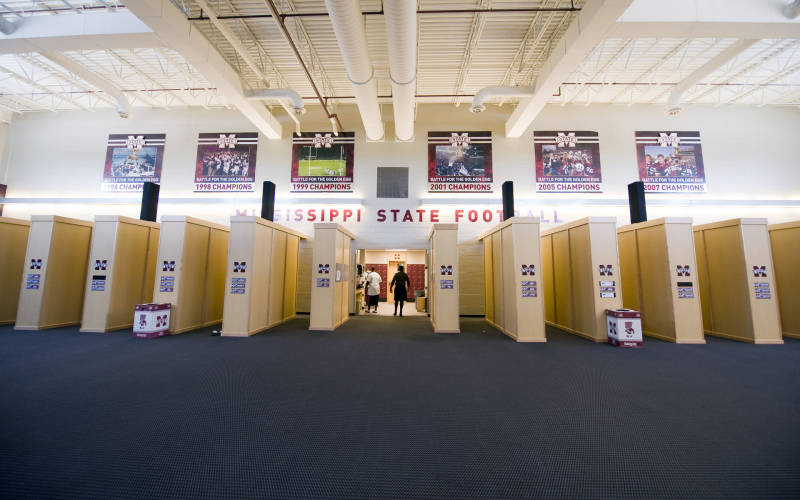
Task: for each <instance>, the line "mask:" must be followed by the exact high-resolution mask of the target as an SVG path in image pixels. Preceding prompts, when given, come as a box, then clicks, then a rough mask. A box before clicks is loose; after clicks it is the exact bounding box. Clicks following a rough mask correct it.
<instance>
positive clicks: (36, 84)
mask: <svg viewBox="0 0 800 500" xmlns="http://www.w3.org/2000/svg"><path fill="white" fill-rule="evenodd" d="M0 72H3V73H5V74H7V75H9V76H11V77H12V78H14V79H15V80H17V81H19V82H22V83H24V84H26V85H29V86H31V87H33V88H35V89H38V90H40V91H42V92H47V93H50V94H51V95H53V96H55V97H57V98H58V99H60V100H61V101H63V102H65V103H67V104H70V105H72V106H75V107H76V108H79V109H82V110H84V111H89V108H87V107H86V106H84V105H83V104H81V103H79V102H78V101H76V100H75V99H72V98H69V97H65V96H63V95H58V94H53V93H52V91H51V90H50V89H49V88H47V87H45V86H44V85H42V84H40V83H39V82H37V81H35V80H33V79H32V78H28V77H27V76H25V75H21V74H19V73H17V72H16V71H12V70H10V69H8V68H5V67H3V66H0Z"/></svg>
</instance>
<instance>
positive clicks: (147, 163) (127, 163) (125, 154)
mask: <svg viewBox="0 0 800 500" xmlns="http://www.w3.org/2000/svg"><path fill="white" fill-rule="evenodd" d="M166 139H167V135H166V134H131V135H129V134H111V135H109V136H108V145H107V147H106V164H105V167H104V169H103V191H141V190H142V185H143V184H144V183H145V182H155V183H159V182H161V163H162V162H163V160H164V142H165V141H166Z"/></svg>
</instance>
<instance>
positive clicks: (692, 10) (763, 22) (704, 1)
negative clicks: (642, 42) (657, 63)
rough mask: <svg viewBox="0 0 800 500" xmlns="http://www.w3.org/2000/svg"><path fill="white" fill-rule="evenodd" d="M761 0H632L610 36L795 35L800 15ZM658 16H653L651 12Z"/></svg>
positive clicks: (746, 36)
mask: <svg viewBox="0 0 800 500" xmlns="http://www.w3.org/2000/svg"><path fill="white" fill-rule="evenodd" d="M776 3H779V2H774V1H772V2H767V1H764V0H682V1H680V2H677V1H672V2H669V8H666V7H665V2H664V1H663V0H635V1H634V2H633V4H632V5H631V6H630V8H629V9H628V10H627V11H626V12H625V13H624V14H623V15H622V16H621V17H620V18H619V22H618V23H615V25H614V27H613V28H612V30H611V31H610V32H609V37H611V38H652V37H658V38H753V39H758V38H797V37H798V30H800V18H795V19H788V18H786V17H785V16H784V15H783V13H782V12H781V9H780V8H779V7H778V6H776V5H775V4H776ZM654 12H658V13H659V15H657V16H654V15H653V13H654Z"/></svg>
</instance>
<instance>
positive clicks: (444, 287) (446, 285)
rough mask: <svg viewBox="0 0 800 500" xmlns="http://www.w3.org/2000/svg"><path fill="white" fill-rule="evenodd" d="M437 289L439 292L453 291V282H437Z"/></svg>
mask: <svg viewBox="0 0 800 500" xmlns="http://www.w3.org/2000/svg"><path fill="white" fill-rule="evenodd" d="M439 289H440V290H452V289H453V280H440V281H439Z"/></svg>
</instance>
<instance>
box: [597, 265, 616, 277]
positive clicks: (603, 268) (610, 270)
mask: <svg viewBox="0 0 800 500" xmlns="http://www.w3.org/2000/svg"><path fill="white" fill-rule="evenodd" d="M598 270H599V271H600V276H614V266H613V265H611V264H600V265H599V266H598Z"/></svg>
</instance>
